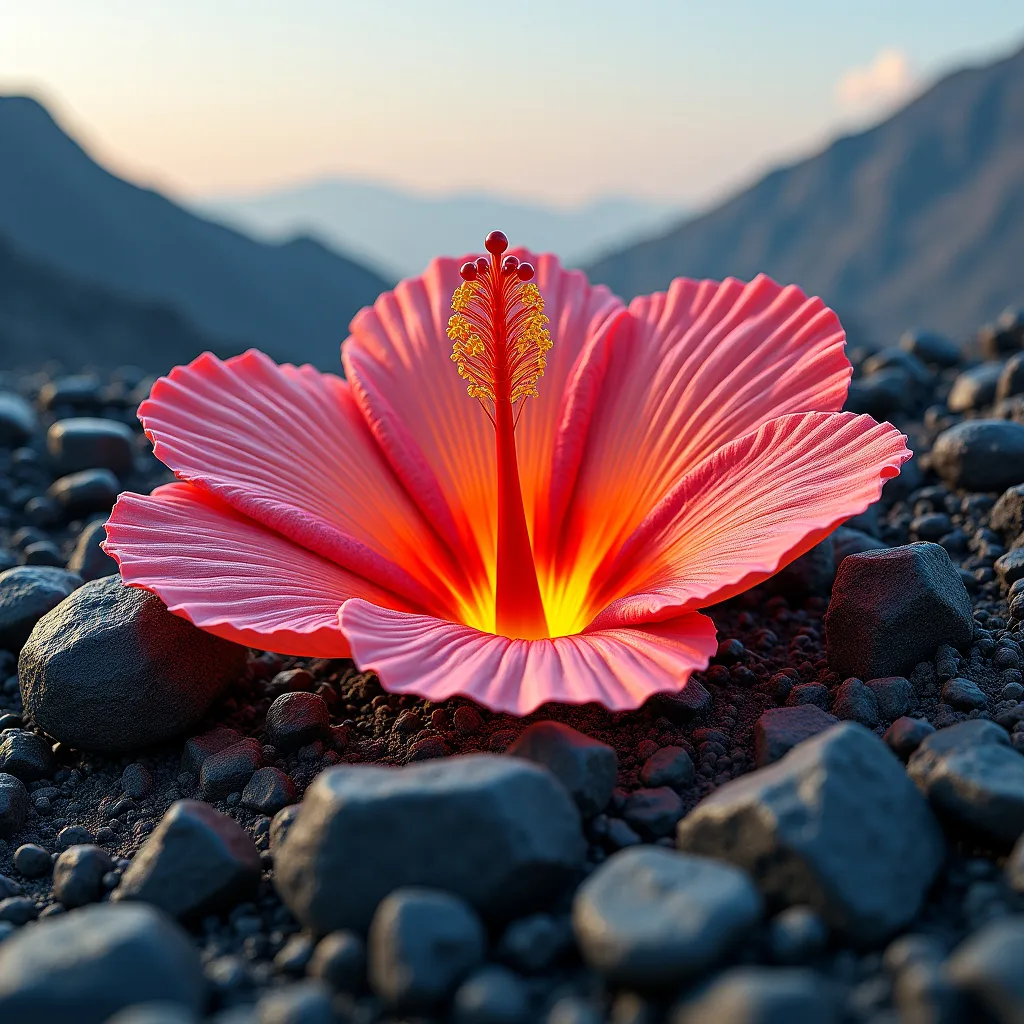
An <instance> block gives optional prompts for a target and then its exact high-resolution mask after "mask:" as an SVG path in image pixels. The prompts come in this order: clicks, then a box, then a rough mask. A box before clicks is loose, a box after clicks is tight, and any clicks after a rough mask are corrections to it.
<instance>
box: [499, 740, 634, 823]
mask: <svg viewBox="0 0 1024 1024" xmlns="http://www.w3.org/2000/svg"><path fill="white" fill-rule="evenodd" d="M506 753H508V754H509V755H510V756H512V757H523V758H526V760H528V761H533V762H534V763H535V764H539V765H543V766H544V767H545V768H547V769H548V771H550V772H551V773H552V774H553V775H554V776H555V777H556V778H557V779H558V781H559V782H561V783H562V785H563V786H565V788H566V789H567V790H568V791H569V793H570V794H571V795H572V798H573V799H574V800H575V801H576V805H577V806H578V807H579V809H580V813H581V814H582V815H583V816H584V817H586V818H592V817H593V816H594V815H595V814H598V813H600V812H601V811H603V810H604V809H605V807H606V806H607V805H608V801H609V800H610V799H611V796H612V790H613V789H614V788H615V782H616V779H617V778H618V772H619V766H618V760H617V758H616V756H615V751H614V750H613V749H612V748H611V747H609V746H608V744H607V743H602V742H600V740H594V739H591V738H590V737H589V736H584V735H583V733H581V732H577V731H576V730H575V729H573V728H572V727H570V726H568V725H563V724H562V723H561V722H534V723H533V725H531V726H529V727H528V728H526V729H524V730H523V732H522V733H521V734H520V735H519V737H518V739H516V741H515V742H514V743H513V744H512V745H511V746H510V747H509V748H508V750H507V751H506Z"/></svg>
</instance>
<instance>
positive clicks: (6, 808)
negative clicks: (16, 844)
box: [0, 772, 29, 839]
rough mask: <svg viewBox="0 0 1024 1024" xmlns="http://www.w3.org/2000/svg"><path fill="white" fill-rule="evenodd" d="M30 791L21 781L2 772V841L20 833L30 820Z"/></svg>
mask: <svg viewBox="0 0 1024 1024" xmlns="http://www.w3.org/2000/svg"><path fill="white" fill-rule="evenodd" d="M28 809H29V801H28V790H27V789H26V788H25V783H24V782H22V781H21V779H18V778H15V777H14V776H13V775H8V774H7V773H6V772H0V839H10V838H11V837H12V836H13V835H15V834H16V833H18V832H20V831H21V829H22V826H23V825H24V824H25V820H26V819H27V818H28Z"/></svg>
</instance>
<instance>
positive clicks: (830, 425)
mask: <svg viewBox="0 0 1024 1024" xmlns="http://www.w3.org/2000/svg"><path fill="white" fill-rule="evenodd" d="M488 249H489V250H491V251H492V255H491V257H490V260H488V259H486V258H484V257H481V258H480V259H479V260H478V261H476V263H467V264H464V265H463V266H462V267H461V269H460V264H459V263H457V262H456V261H454V260H450V259H438V260H435V261H434V262H433V263H432V264H431V265H430V267H429V268H428V270H427V271H426V273H425V274H423V276H422V277H418V278H413V279H411V280H408V281H403V282H402V283H401V284H399V285H398V286H397V287H396V288H395V290H394V291H393V292H387V293H385V294H384V295H382V296H381V297H380V298H379V299H378V300H377V302H376V303H375V305H374V306H373V307H372V308H369V309H364V310H362V311H361V312H360V313H359V314H358V315H357V316H356V318H355V319H354V320H353V322H352V326H351V331H352V333H351V336H350V337H349V339H348V340H347V341H346V343H345V344H344V346H343V349H342V360H343V363H344V368H345V375H346V378H347V380H343V379H342V378H340V377H336V376H333V375H331V374H324V373H320V372H318V371H316V370H314V369H312V368H311V367H308V366H303V367H298V368H296V367H294V366H277V365H275V364H274V363H273V362H271V360H270V359H268V358H267V357H266V356H264V355H262V354H261V353H259V352H255V351H250V352H247V353H245V354H244V355H242V356H238V357H237V358H234V359H229V360H227V361H226V362H222V361H221V360H219V359H217V358H215V357H214V356H212V355H209V354H206V355H203V356H200V357H199V358H198V359H196V360H195V361H194V362H193V363H191V364H190V365H188V366H184V367H177V368H176V369H174V370H173V371H171V373H170V374H169V375H168V376H167V377H164V378H162V379H161V380H159V381H158V382H157V384H156V385H155V386H154V388H153V391H152V394H151V395H150V398H149V399H148V401H146V402H144V403H143V405H142V407H141V408H140V410H139V415H140V418H141V419H142V422H143V424H144V426H145V429H146V433H147V435H148V436H149V438H150V439H151V440H152V442H153V445H154V449H155V452H156V455H157V456H158V458H160V459H161V460H162V461H163V462H164V463H166V464H167V465H168V466H169V467H170V468H171V469H172V470H173V471H174V473H175V475H176V476H177V478H178V481H179V482H177V483H172V484H168V485H166V486H164V487H159V488H157V490H156V491H154V492H153V494H151V495H148V496H144V495H138V494H123V495H121V497H120V498H119V499H118V502H117V505H116V506H115V508H114V511H113V514H112V515H111V518H110V521H109V523H108V524H107V535H108V540H107V543H106V547H107V550H108V551H109V552H110V553H111V554H112V555H113V556H114V557H115V558H116V559H117V561H118V563H119V564H120V567H121V574H122V576H123V578H124V580H125V582H126V583H127V584H130V585H132V586H139V587H145V588H146V589H148V590H151V591H153V592H154V593H156V594H158V595H159V596H160V597H161V598H162V599H163V601H164V602H165V603H166V604H167V606H168V608H170V610H171V611H172V612H174V613H175V614H177V615H181V616H184V617H185V618H187V619H189V620H190V621H192V622H194V623H195V624H196V625H197V626H200V627H202V628H203V629H206V630H209V631H210V632H212V633H216V634H218V635H220V636H223V637H227V638H229V639H231V640H236V641H238V642H240V643H243V644H248V645H250V646H253V647H258V648H263V649H266V650H271V651H277V652H280V653H283V654H294V655H308V656H317V657H347V656H351V657H352V658H354V660H355V661H356V663H357V664H358V665H359V667H360V668H362V669H372V670H374V671H376V672H377V674H378V675H379V677H380V680H381V683H382V685H383V686H384V687H386V688H387V689H389V690H392V691H398V692H408V693H415V694H419V695H421V696H423V697H429V698H431V699H433V700H440V699H443V698H446V697H450V696H452V695H454V694H464V695H466V696H468V697H471V698H473V699H474V700H476V701H479V702H480V703H482V704H485V705H487V706H488V707H490V708H493V709H496V710H502V711H509V712H513V713H516V714H525V713H527V712H529V711H531V710H533V709H534V708H536V707H537V706H538V705H540V704H542V703H544V702H545V701H563V702H567V703H582V702H586V701H598V702H600V703H602V704H604V705H605V706H606V707H609V708H613V709H625V708H634V707H637V706H638V705H640V704H641V703H642V702H643V701H644V700H645V699H646V698H647V697H649V696H650V695H651V694H653V693H656V692H658V691H666V690H680V689H681V688H682V687H683V686H685V684H686V681H687V679H688V677H689V676H690V674H691V673H692V672H693V671H694V670H698V669H701V668H704V667H705V666H706V665H707V663H708V660H709V659H710V657H711V656H712V654H713V653H714V651H715V649H716V639H715V627H714V624H713V622H712V621H711V619H709V618H708V617H707V616H705V615H703V614H701V613H700V612H699V611H698V609H700V608H705V607H707V606H710V605H713V604H715V603H717V602H719V601H723V600H725V599H726V598H729V597H731V596H733V595H734V594H737V593H739V592H740V591H743V590H745V589H747V588H748V587H752V586H754V585H755V584H757V583H759V582H761V581H762V580H764V579H766V578H767V577H769V576H771V575H772V574H773V573H775V572H777V571H778V570H779V569H780V568H781V567H783V566H784V565H786V564H787V563H789V562H791V561H792V560H793V559H795V558H797V557H798V556H799V555H801V554H803V553H804V552H805V551H807V550H808V549H809V548H811V547H812V546H813V545H815V544H817V543H818V542H819V541H821V540H822V539H823V538H825V537H827V536H828V534H829V533H830V532H831V531H832V530H833V529H835V527H836V526H837V525H839V524H840V523H841V522H842V521H843V520H844V519H847V518H848V517H850V516H852V515H855V514H856V513H858V512H861V511H863V510H864V509H865V508H866V507H867V506H868V505H869V504H871V503H872V502H873V501H875V500H877V498H878V496H879V494H880V491H881V487H882V484H883V483H884V481H885V480H886V479H887V478H889V477H892V476H895V475H896V474H897V473H898V472H899V467H900V464H901V463H902V462H903V461H904V460H905V459H907V458H908V457H909V454H910V453H909V452H908V451H907V449H906V445H905V440H906V439H905V438H904V437H903V436H902V435H901V434H900V433H899V432H898V431H897V430H896V429H895V428H894V427H892V426H891V425H889V424H878V423H875V422H874V421H873V420H872V419H870V418H869V417H867V416H856V415H853V414H850V413H843V412H841V411H840V410H841V409H842V406H843V402H844V401H845V398H846V392H847V387H848V384H849V378H850V375H851V369H850V365H849V363H848V362H847V360H846V358H845V356H844V354H843V346H844V334H843V331H842V328H841V327H840V325H839V321H838V320H837V318H836V316H835V314H834V313H833V312H832V311H831V310H830V309H827V308H826V307H825V306H824V305H823V304H822V302H821V301H820V300H819V299H814V298H807V297H806V296H805V295H804V294H803V293H802V292H801V291H800V290H799V289H798V288H795V287H786V288H783V287H780V286H779V285H777V284H775V283H774V282H773V281H771V280H769V279H768V278H766V277H758V278H757V279H755V280H754V281H751V282H750V283H749V284H744V283H743V282H740V281H736V280H732V279H729V280H725V281H722V282H721V283H719V282H715V281H690V280H684V279H679V280H676V281H674V282H673V283H672V285H671V287H670V288H669V290H668V292H667V293H665V294H661V293H659V294H655V295H651V296H646V297H643V298H638V299H635V300H634V301H633V302H631V303H630V304H629V305H628V306H625V305H624V304H623V303H622V302H621V301H620V300H619V299H617V298H616V297H615V296H613V295H612V294H611V293H610V292H609V291H608V290H607V289H606V288H604V287H601V286H598V287H595V286H592V285H590V284H589V283H588V282H587V280H586V278H585V277H584V275H583V274H581V273H579V272H576V271H567V270H565V269H563V267H562V266H561V265H560V264H559V262H558V260H557V259H556V258H555V257H553V256H541V257H540V258H539V259H534V260H533V262H534V263H535V265H536V270H535V282H534V281H531V282H530V284H524V281H527V280H529V279H530V278H531V277H533V276H534V271H533V268H532V267H531V266H530V265H529V264H527V265H526V266H523V267H520V265H519V260H520V259H523V260H526V259H527V258H530V259H532V257H528V254H526V253H522V252H520V253H518V254H516V256H515V257H510V256H509V255H506V254H504V236H500V233H494V234H493V235H492V236H488ZM538 289H539V290H538ZM453 294H454V301H453ZM453 308H454V309H455V313H454V314H453V312H452V310H453ZM542 309H543V311H542ZM452 340H454V341H455V351H454V353H453V351H452ZM453 363H454V364H456V365H453ZM460 375H461V376H462V377H463V378H465V380H464V381H463V380H460ZM467 382H468V390H469V392H470V394H469V395H468V396H467V393H466V392H467Z"/></svg>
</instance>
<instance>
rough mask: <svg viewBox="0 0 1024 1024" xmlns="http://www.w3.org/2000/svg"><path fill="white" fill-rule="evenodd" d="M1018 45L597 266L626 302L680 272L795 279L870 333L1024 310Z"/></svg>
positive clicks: (959, 324)
mask: <svg viewBox="0 0 1024 1024" xmlns="http://www.w3.org/2000/svg"><path fill="white" fill-rule="evenodd" d="M1022 265H1024V50H1018V51H1016V52H1015V53H1013V54H1011V55H1010V56H1009V57H1006V58H1004V59H1002V60H999V61H997V62H994V63H991V64H988V65H984V66H981V67H970V68H962V69H960V70H958V71H955V72H953V73H952V74H950V75H947V76H946V77H944V78H943V79H941V80H940V81H939V82H937V83H936V84H935V85H934V86H932V87H931V88H930V89H928V90H927V91H925V92H924V93H922V94H920V95H918V96H917V97H916V98H915V99H913V100H912V101H911V102H910V103H908V104H907V105H906V106H905V107H903V108H901V109H900V110H899V111H897V112H896V113H895V114H893V115H892V116H891V117H889V118H887V119H886V120H885V121H883V122H881V123H880V124H878V125H875V126H873V127H871V128H869V129H867V130H865V131H863V132H858V133H855V134H849V135H845V136H842V137H840V138H838V139H836V140H834V141H833V142H832V143H831V144H829V145H828V146H827V147H826V148H825V149H823V150H822V151H820V152H819V153H816V154H814V155H812V156H810V157H808V158H806V159H804V160H800V161H796V162H794V163H791V164H788V165H786V166H784V167H779V168H776V169H774V170H772V171H770V172H768V173H767V174H765V175H764V176H763V177H761V178H760V179H759V180H758V181H756V182H755V183H754V184H752V185H751V186H749V187H748V188H746V189H743V190H741V191H739V192H737V193H735V194H733V195H732V196H730V197H729V198H727V199H726V200H725V201H723V202H722V203H720V204H718V205H716V206H715V207H713V208H712V209H710V210H708V211H705V212H704V213H702V214H699V215H696V216H694V217H692V218H691V219H689V220H688V221H686V222H685V223H683V224H682V225H679V226H677V227H675V228H673V229H671V230H670V231H668V232H665V233H663V234H661V235H659V236H657V237H655V238H651V239H648V240H646V241H644V242H641V243H639V244H637V245H635V246H631V247H629V248H626V249H623V250H620V251H619V252H616V253H612V254H609V255H608V256H606V257H604V258H602V259H599V260H597V261H594V262H593V263H592V264H591V265H590V266H589V267H588V268H587V269H588V272H589V273H590V275H591V277H592V278H593V279H594V280H597V281H601V282H603V283H605V284H607V285H609V286H610V287H611V288H612V289H613V290H615V291H617V292H619V293H620V294H622V295H624V296H625V297H627V298H629V297H631V296H633V295H636V294H639V293H642V292H648V291H656V290H660V289H663V288H664V287H666V286H667V284H668V282H669V281H670V280H671V279H672V278H673V277H677V276H689V277H713V278H721V277H725V276H729V275H732V276H736V277H740V278H750V277H753V276H754V275H755V274H757V273H758V272H764V273H767V274H769V275H770V276H772V277H774V278H776V279H778V280H780V281H782V282H785V283H789V282H793V283H796V284H799V285H800V286H801V287H803V288H804V289H805V290H806V291H808V292H813V293H816V294H820V295H821V296H822V297H823V298H824V299H825V300H826V301H827V302H829V303H830V304H832V305H834V306H836V307H838V308H840V309H843V310H850V311H851V312H852V313H853V315H854V316H856V318H857V319H858V321H859V322H861V323H862V324H863V326H864V328H865V329H866V330H867V331H868V332H869V333H870V334H871V335H872V336H874V337H875V338H876V339H877V340H879V341H888V340H891V339H892V338H893V337H894V336H895V335H896V334H897V333H898V332H900V331H902V330H903V329H904V328H906V327H909V326H912V325H914V324H920V325H922V326H930V327H933V328H935V329H938V330H942V331H944V332H946V333H948V334H951V335H953V336H956V337H958V338H963V337H965V336H966V335H967V334H968V333H969V332H970V331H972V330H973V329H974V328H975V327H977V325H978V324H979V323H981V322H982V321H984V320H986V319H989V318H991V317H993V316H995V315H996V314H998V313H999V311H1000V310H1001V309H1002V308H1003V307H1005V306H1007V305H1010V304H1020V303H1024V273H1021V272H1015V271H1014V269H1013V268H1014V267H1020V266H1022Z"/></svg>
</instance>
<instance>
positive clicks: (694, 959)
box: [572, 846, 762, 988]
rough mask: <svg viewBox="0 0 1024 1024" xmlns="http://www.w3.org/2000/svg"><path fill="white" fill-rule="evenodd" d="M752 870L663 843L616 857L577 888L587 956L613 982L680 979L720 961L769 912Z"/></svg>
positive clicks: (577, 927)
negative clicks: (686, 851) (683, 851)
mask: <svg viewBox="0 0 1024 1024" xmlns="http://www.w3.org/2000/svg"><path fill="white" fill-rule="evenodd" d="M761 910H762V905H761V897H760V896H759V895H758V892H757V889H756V888H755V886H754V884H753V882H752V881H751V880H750V878H749V876H748V875H747V874H746V873H745V872H743V871H739V870H737V869H736V868H734V867H731V866H730V865H728V864H722V863H720V862H718V861H714V860H709V859H708V858H705V857H694V856H689V855H687V854H681V853H676V852H674V851H672V850H666V849H663V848H661V847H655V846H635V847H631V848H629V849H627V850H620V851H619V852H618V853H616V854H614V855H613V856H611V857H609V858H608V860H606V861H605V862H604V863H603V864H602V865H601V866H600V867H599V868H598V869H597V870H596V871H595V872H594V873H593V874H592V875H591V876H590V877H589V878H588V879H587V880H586V881H585V882H584V883H583V884H582V885H581V886H580V888H579V889H578V890H577V892H576V898H575V900H574V901H573V911H572V919H573V929H574V931H575V933H576V941H577V943H578V945H579V947H580V951H581V953H582V954H583V958H584V960H585V961H586V962H587V964H588V965H589V966H590V967H592V968H593V969H594V970H596V971H598V972H600V973H601V974H602V975H603V976H604V977H605V979H606V980H607V981H608V982H609V983H610V984H613V985H625V986H631V987H638V988H662V987H671V986H678V985H679V984H680V983H681V982H683V981H685V980H686V979H688V978H694V977H697V976H698V975H700V974H702V973H703V972H705V971H708V970H711V969H712V968H714V967H715V966H716V965H717V964H718V962H719V961H720V960H721V959H722V958H723V957H724V956H725V955H726V954H727V953H729V952H730V950H731V949H732V948H733V947H734V946H735V945H736V944H737V943H738V942H739V941H740V940H741V939H742V938H743V936H744V935H745V934H746V933H747V932H749V931H750V929H752V928H753V927H754V926H755V925H756V924H757V922H758V921H759V920H760V918H761Z"/></svg>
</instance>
